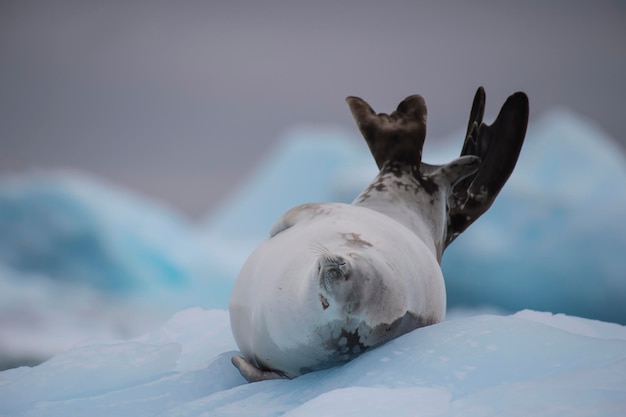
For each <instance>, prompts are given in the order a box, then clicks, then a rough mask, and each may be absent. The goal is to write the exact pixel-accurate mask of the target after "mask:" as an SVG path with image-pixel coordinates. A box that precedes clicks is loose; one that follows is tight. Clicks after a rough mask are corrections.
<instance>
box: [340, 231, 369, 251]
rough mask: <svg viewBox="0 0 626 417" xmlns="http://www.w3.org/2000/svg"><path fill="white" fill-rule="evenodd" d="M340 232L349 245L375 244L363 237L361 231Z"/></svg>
mask: <svg viewBox="0 0 626 417" xmlns="http://www.w3.org/2000/svg"><path fill="white" fill-rule="evenodd" d="M339 234H340V235H341V237H342V238H344V239H345V241H346V244H347V245H348V246H351V247H354V248H371V247H372V246H374V245H372V244H371V243H370V242H368V241H367V240H363V239H361V234H360V233H339Z"/></svg>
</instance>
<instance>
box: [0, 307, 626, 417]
mask: <svg viewBox="0 0 626 417" xmlns="http://www.w3.org/2000/svg"><path fill="white" fill-rule="evenodd" d="M234 349H235V343H234V341H233V339H232V336H231V334H230V328H229V320H228V313H227V312H226V311H220V310H204V309H200V308H194V309H189V310H185V311H181V312H179V313H177V314H175V315H174V316H173V317H172V318H171V319H170V320H169V321H167V322H166V323H165V324H164V325H163V326H162V327H161V328H160V329H158V330H156V331H155V332H152V333H150V334H147V335H145V336H143V337H140V338H137V339H134V340H130V341H118V342H113V341H110V342H107V343H102V344H95V345H86V346H77V347H75V348H73V349H71V350H68V351H66V352H64V353H61V354H59V355H57V356H55V357H54V358H52V359H51V360H49V361H47V362H45V363H43V364H41V365H39V366H37V367H34V368H29V367H22V368H17V369H12V370H7V371H4V372H0V414H3V415H12V416H33V417H34V416H46V417H53V416H63V417H67V416H78V415H87V414H89V415H91V416H94V417H95V416H111V415H125V416H131V415H132V416H136V417H139V416H172V415H176V416H181V417H183V416H232V415H237V416H256V417H260V416H278V415H284V416H292V417H293V416H300V417H302V416H314V415H315V416H317V415H319V414H320V413H323V414H324V415H360V416H364V417H367V416H379V415H381V413H385V414H386V415H393V416H415V415H418V416H461V415H482V416H491V415H493V416H502V415H534V416H555V415H589V416H592V415H602V416H622V415H623V413H624V410H626V328H625V327H624V326H620V325H617V324H610V323H603V322H598V321H594V320H589V319H582V318H576V317H571V316H566V315H552V314H549V313H539V312H534V311H522V312H520V313H518V314H515V315H512V316H494V315H479V316H474V317H466V318H461V319H455V320H449V321H446V322H444V323H440V324H437V325H433V326H429V327H425V328H421V329H417V330H415V331H413V332H411V333H409V334H406V335H404V336H401V337H399V338H397V339H395V340H393V341H391V342H389V343H387V344H385V345H383V346H381V347H379V348H376V349H374V350H371V351H368V352H366V353H365V354H363V355H361V356H360V357H358V358H357V359H355V360H353V361H351V362H349V363H347V364H345V365H342V366H339V367H335V368H331V369H327V370H324V371H318V372H313V373H310V374H307V375H304V376H302V377H299V378H296V379H294V380H272V381H263V382H258V383H253V384H247V383H245V381H244V380H243V378H242V377H241V376H240V375H239V373H238V371H237V370H236V369H235V368H234V367H233V366H232V365H231V364H230V356H231V355H232V354H233V352H232V350H234Z"/></svg>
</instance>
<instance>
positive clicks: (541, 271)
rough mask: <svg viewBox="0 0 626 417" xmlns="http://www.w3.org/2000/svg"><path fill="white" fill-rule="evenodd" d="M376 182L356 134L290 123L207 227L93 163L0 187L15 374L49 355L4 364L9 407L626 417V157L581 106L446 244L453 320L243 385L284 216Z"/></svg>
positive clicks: (540, 132)
mask: <svg viewBox="0 0 626 417" xmlns="http://www.w3.org/2000/svg"><path fill="white" fill-rule="evenodd" d="M461 136H462V134H460V133H459V134H457V135H455V137H454V140H452V139H449V140H445V139H444V140H441V141H435V140H433V141H431V143H430V144H429V143H427V146H426V150H425V160H427V161H428V162H444V161H446V160H449V159H450V158H452V157H454V156H455V155H457V154H458V149H459V147H460V139H459V138H460V137H461ZM435 142H436V144H435ZM294 173H297V175H295V174H294ZM374 175H375V165H374V163H373V160H372V159H371V156H369V153H368V150H367V147H366V146H365V145H364V144H363V143H362V140H361V139H357V138H356V137H355V136H352V134H347V133H346V132H342V131H334V130H331V129H326V130H319V129H313V128H309V129H304V130H300V131H295V132H291V133H290V134H289V135H288V138H287V139H286V140H285V141H284V143H283V144H282V145H280V146H279V147H278V148H277V149H276V150H275V152H274V153H273V154H272V155H270V156H269V157H268V159H267V160H266V161H265V162H264V163H262V164H261V165H260V166H259V168H258V170H257V172H255V173H254V174H253V175H252V176H251V178H250V180H249V181H247V182H246V183H244V184H242V186H241V187H240V188H239V190H235V191H234V192H233V194H232V195H231V198H230V200H229V201H227V202H226V203H225V204H224V205H223V206H222V207H221V208H220V209H218V210H216V211H215V212H214V213H212V214H211V215H210V216H208V217H207V219H206V221H204V222H203V223H202V224H191V223H189V222H187V221H185V220H183V219H182V218H181V217H180V216H179V215H178V214H177V213H176V212H174V211H173V210H171V209H168V208H166V207H164V206H163V205H162V204H160V203H158V202H153V201H149V200H147V199H145V198H142V197H139V196H136V195H133V194H132V193H130V192H128V191H124V190H120V189H118V188H117V187H115V186H113V185H111V184H107V183H105V182H103V181H102V180H99V179H94V178H88V177H85V176H84V175H82V174H78V173H71V172H62V173H39V174H34V175H23V176H16V177H4V178H0V230H2V233H1V234H0V365H2V366H4V367H11V366H12V365H15V364H19V363H22V364H24V363H33V362H37V361H41V360H43V359H47V358H50V359H49V360H47V361H46V362H43V363H41V364H40V365H37V366H34V367H19V368H13V369H8V370H5V371H2V372H0V415H1V416H5V415H6V416H56V415H59V416H61V415H62V416H74V415H76V416H78V415H90V416H98V415H103V416H104V415H106V416H109V415H123V416H144V415H145V416H148V415H149V416H159V415H163V416H165V415H167V416H204V415H206V416H221V415H237V416H240V415H241V416H246V415H249V416H265V415H267V416H274V415H287V416H309V415H314V414H315V415H320V414H322V415H324V414H326V415H342V416H344V415H347V416H349V415H359V416H368V415H376V416H379V415H381V414H383V413H386V414H389V415H394V416H396V415H398V416H403V415H406V416H408V415H411V416H458V415H481V416H491V415H493V416H502V415H513V416H515V415H524V416H527V415H536V416H560V415H573V416H577V415H583V416H591V415H603V416H613V415H614V416H622V415H625V414H626V392H625V391H626V328H625V327H624V326H622V324H626V305H625V304H624V303H623V300H624V299H625V298H626V279H625V278H626V277H625V276H624V275H625V274H626V258H625V257H623V256H622V254H621V252H622V249H623V248H625V247H626V229H625V226H624V225H625V224H626V223H624V222H623V221H622V217H623V213H625V212H626V158H625V157H624V154H623V153H622V152H621V150H620V149H618V148H616V146H615V145H614V144H613V142H612V141H611V139H610V138H608V137H606V136H605V135H604V134H603V132H602V131H600V130H599V129H597V128H596V127H594V125H593V124H592V123H591V122H589V121H585V120H583V119H581V118H580V117H578V116H575V115H573V114H571V113H569V112H566V111H555V112H553V113H550V114H548V115H546V116H544V117H543V119H541V120H538V121H536V122H534V123H532V124H531V126H530V128H529V131H528V135H527V140H526V144H525V146H524V149H523V151H522V154H521V157H520V161H519V163H518V166H517V168H516V170H515V171H514V174H513V175H512V177H511V179H510V181H509V183H508V184H507V185H506V187H505V188H504V190H503V191H502V193H501V195H500V197H499V198H498V199H497V200H496V203H495V204H494V205H493V207H492V208H491V209H490V211H489V212H488V213H487V214H486V215H485V216H483V217H482V218H481V219H479V220H478V221H477V222H476V224H474V225H473V226H472V227H470V229H469V230H468V231H467V232H466V233H464V234H463V235H462V236H461V237H459V239H457V241H455V242H454V244H453V245H452V246H451V247H450V249H449V250H448V251H447V252H446V254H445V255H444V258H443V270H444V276H445V278H446V286H447V292H448V305H449V307H450V310H449V314H448V320H447V321H445V322H444V323H441V324H438V325H434V326H430V327H427V328H422V329H418V330H416V331H414V332H411V333H409V334H407V335H404V336H402V337H400V338H398V339H396V340H394V341H391V342H390V343H387V344H385V345H384V346H381V347H379V348H377V349H374V350H372V351H369V352H367V353H365V354H364V355H362V356H360V357H359V358H357V359H355V360H354V361H352V362H349V363H347V364H345V365H343V366H340V367H336V368H332V369H328V370H324V371H320V372H314V373H311V374H307V375H304V376H302V377H300V378H296V379H294V380H278V381H265V382H260V383H255V384H247V383H245V381H244V380H243V379H242V377H241V376H240V375H239V374H238V372H237V370H236V369H235V368H234V367H233V366H232V365H231V363H230V358H231V356H232V355H233V354H234V353H235V351H236V350H237V346H236V344H235V343H234V340H233V337H232V334H231V330H230V323H229V318H228V312H227V311H226V308H227V301H228V296H229V294H230V292H231V290H232V285H233V283H234V280H235V278H236V276H237V273H238V270H239V268H240V267H241V265H242V263H243V261H244V260H245V258H246V257H247V256H248V254H249V253H250V251H251V250H252V249H253V248H254V247H255V246H256V245H257V244H258V242H259V241H260V240H261V239H263V238H264V237H265V236H266V234H267V231H268V230H269V227H270V225H271V224H272V223H273V222H274V220H275V219H276V218H277V217H278V216H279V215H280V214H282V212H283V211H285V210H287V209H288V208H290V207H292V206H294V205H296V204H299V203H302V202H308V201H343V202H349V201H350V200H351V199H352V198H353V197H354V196H355V195H356V194H357V193H358V192H359V191H360V190H361V189H362V188H363V187H364V186H365V184H367V183H368V181H369V180H370V179H371V178H373V177H374Z"/></svg>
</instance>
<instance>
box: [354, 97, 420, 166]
mask: <svg viewBox="0 0 626 417" xmlns="http://www.w3.org/2000/svg"><path fill="white" fill-rule="evenodd" d="M346 101H347V102H348V105H349V106H350V111H352V115H353V116H354V120H356V123H357V125H358V127H359V130H360V131H361V133H362V134H363V137H364V138H365V141H366V142H367V145H368V146H369V148H370V151H371V152H372V155H373V156H374V160H375V161H376V165H378V169H382V168H383V166H384V165H385V163H386V162H389V161H394V162H400V163H405V164H407V165H408V166H412V167H414V169H415V171H416V173H417V171H418V170H419V166H420V162H421V160H422V148H423V146H424V139H425V137H426V103H425V102H424V99H423V98H422V97H421V96H419V95H413V96H409V97H407V98H405V99H404V100H402V102H401V103H400V104H399V105H398V108H397V109H396V111H394V112H393V113H391V114H389V115H388V114H385V113H380V114H376V113H375V112H374V110H372V108H371V107H370V106H369V104H367V103H366V102H365V101H364V100H361V99H360V98H358V97H348V98H347V99H346Z"/></svg>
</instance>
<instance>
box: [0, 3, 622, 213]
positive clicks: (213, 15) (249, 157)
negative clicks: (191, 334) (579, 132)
mask: <svg viewBox="0 0 626 417" xmlns="http://www.w3.org/2000/svg"><path fill="white" fill-rule="evenodd" d="M625 41H626V6H625V3H624V2H621V1H619V0H615V1H596V2H593V3H590V2H588V1H565V0H563V1H549V2H545V1H527V2H523V3H520V2H515V1H481V0H479V1H474V2H471V3H469V2H463V1H441V2H420V1H388V2H380V1H367V0H366V1H356V0H348V1H330V0H320V1H310V2H293V1H276V0H270V1H252V0H247V1H246V0H244V1H240V0H235V1H176V2H173V1H160V0H156V1H133V2H125V1H108V2H101V1H66V0H58V1H54V2H50V1H43V0H33V1H28V2H24V1H18V0H14V1H12V0H3V1H2V2H1V3H0V57H1V61H2V67H1V71H0V91H1V92H2V93H1V94H0V140H1V142H0V146H1V149H0V172H2V173H14V172H24V171H25V170H33V169H42V168H43V169H47V168H58V167H62V168H73V169H79V170H82V171H86V172H90V173H93V174H95V175H98V176H101V177H103V178H106V179H108V180H111V181H114V182H116V183H119V184H122V185H125V186H128V187H130V188H132V189H134V190H138V191H140V192H142V193H145V194H146V195H149V196H152V197H155V198H158V199H159V200H163V201H166V202H168V204H170V205H171V206H173V207H175V208H176V209H178V210H180V211H182V212H183V213H184V214H185V215H189V216H192V217H195V218H198V217H201V216H204V215H205V214H206V213H207V211H208V210H210V209H211V208H212V207H214V205H215V204H216V203H218V202H219V201H222V200H223V199H224V197H225V196H227V195H228V193H229V191H230V190H231V189H232V187H233V186H235V185H236V184H237V183H238V182H239V181H241V180H242V179H243V178H245V176H246V175H248V174H250V172H251V170H252V168H253V167H254V166H255V165H256V164H257V163H258V160H259V158H260V157H261V156H263V155H267V154H268V152H269V149H270V148H271V146H273V145H275V144H276V143H277V141H278V140H279V139H280V138H281V136H282V135H283V134H284V133H285V131H286V129H288V128H289V127H292V126H298V125H301V124H313V125H318V124H325V125H335V126H341V127H344V128H346V129H349V130H350V131H351V132H353V131H354V130H355V129H354V123H353V121H352V118H351V116H350V113H349V111H348V109H347V106H346V104H345V102H344V98H345V97H346V96H348V95H357V96H360V97H363V98H365V99H366V100H368V102H370V103H371V104H372V106H374V108H375V109H377V110H378V111H385V112H389V111H391V110H393V109H394V108H395V106H396V105H397V103H399V102H400V100H402V99H403V98H404V97H406V96H407V95H410V94H414V93H419V94H422V95H423V96H424V97H425V98H426V101H427V104H428V108H429V121H428V129H429V137H430V138H439V137H442V136H444V135H446V134H449V133H450V132H451V131H452V130H454V129H457V128H459V127H461V126H463V124H464V123H465V122H466V118H467V117H468V114H469V108H470V106H471V100H472V97H473V94H474V91H475V90H476V88H477V87H478V86H479V85H484V86H485V88H486V91H487V100H488V101H487V112H486V116H491V117H493V116H495V115H496V114H497V111H498V105H499V104H500V103H502V102H503V100H504V99H505V98H506V96H508V95H509V94H510V93H511V92H514V91H517V90H524V91H526V92H527V94H528V95H529V97H530V99H531V118H532V119H535V118H536V117H537V116H538V115H540V114H542V113H544V112H545V111H546V110H548V109H550V108H552V107H554V106H565V107H567V108H569V109H571V110H573V111H576V112H577V113H579V114H581V115H584V116H587V117H588V118H589V119H591V120H594V121H595V122H596V123H598V125H599V126H601V127H602V128H603V129H604V130H605V131H606V132H607V133H608V134H609V135H610V136H612V137H613V138H615V139H617V140H618V141H620V143H621V144H622V145H623V146H626V136H625V135H624V134H623V128H622V123H623V116H624V112H625V110H626V108H625V106H626V105H625V104H624V97H625V96H626V82H624V74H626V48H624V42H625ZM356 139H357V140H359V139H358V138H356Z"/></svg>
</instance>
